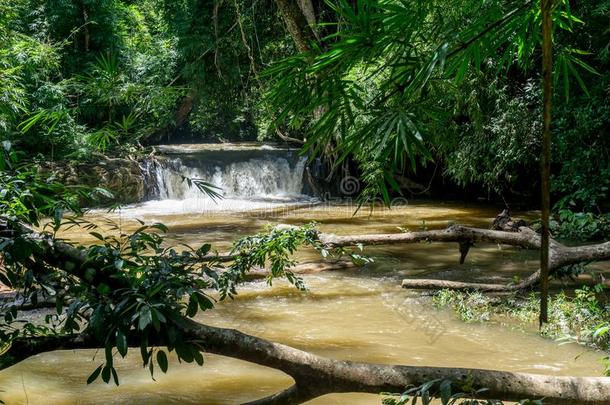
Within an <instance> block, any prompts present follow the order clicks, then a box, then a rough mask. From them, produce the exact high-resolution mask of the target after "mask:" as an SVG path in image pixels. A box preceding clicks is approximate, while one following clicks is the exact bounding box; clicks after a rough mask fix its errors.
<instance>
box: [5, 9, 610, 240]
mask: <svg viewBox="0 0 610 405" xmlns="http://www.w3.org/2000/svg"><path fill="white" fill-rule="evenodd" d="M493 3H494V2H483V5H482V6H481V7H482V9H478V8H475V10H477V9H478V10H479V11H481V12H482V11H485V13H486V14H485V13H484V15H485V16H486V17H485V18H486V19H487V20H491V19H493V16H495V15H501V14H500V13H501V12H502V11H503V10H507V9H509V7H510V6H511V2H507V3H506V4H502V5H501V6H498V7H495V6H492V4H493ZM559 3H560V4H558V5H557V8H558V9H561V11H558V14H559V13H560V14H561V15H560V17H558V18H559V21H558V24H557V29H556V34H555V36H556V45H555V54H556V55H555V65H554V81H555V88H556V92H555V97H554V103H555V104H554V105H555V121H554V125H553V141H554V142H553V182H552V187H553V193H554V197H555V199H554V200H555V208H556V210H558V211H559V210H572V212H573V213H574V212H578V213H582V214H578V215H574V214H573V213H570V212H568V211H565V212H563V214H562V215H560V216H558V217H557V218H559V219H561V223H565V224H570V225H569V226H568V227H567V228H564V227H562V226H558V228H557V231H558V232H559V233H560V234H565V235H566V236H579V237H584V238H587V235H590V237H591V238H595V237H599V236H600V235H603V234H605V233H606V232H608V226H609V225H608V222H609V221H608V218H607V216H606V215H605V213H607V211H608V208H609V206H608V195H609V192H608V190H609V187H610V183H609V182H610V180H609V179H610V158H609V156H608V151H609V150H610V148H609V145H608V142H609V141H608V136H606V135H607V131H608V126H609V123H608V120H609V119H610V118H609V117H610V115H609V114H608V108H609V106H608V99H609V97H608V91H609V86H610V84H609V82H610V80H609V78H608V63H609V58H610V55H609V52H610V49H609V47H610V43H609V41H608V31H607V30H608V23H607V20H608V9H609V8H610V5H609V4H608V3H607V2H605V1H591V2H588V1H584V2H577V3H575V4H568V3H567V2H559ZM337 4H338V5H337V6H332V3H325V2H322V1H320V2H313V3H312V7H313V10H312V12H313V13H314V15H313V16H312V18H315V19H316V21H318V22H319V23H320V26H319V27H318V28H317V29H316V33H315V36H314V35H313V34H312V35H311V37H312V38H314V39H315V38H316V37H317V38H320V40H319V41H317V43H318V44H319V45H317V46H319V47H321V48H318V49H315V50H310V51H308V52H310V53H311V54H312V57H315V55H319V56H317V57H318V59H319V62H317V63H315V64H314V65H313V66H312V67H311V68H310V70H311V72H310V73H311V74H312V75H314V76H315V77H316V78H319V79H312V78H311V77H310V78H308V79H307V80H305V76H299V75H300V74H301V72H303V66H302V62H303V60H302V59H301V60H299V59H298V58H299V57H296V58H291V59H285V58H289V57H291V55H295V53H296V52H297V51H298V49H295V46H294V45H293V41H292V40H291V38H290V35H289V32H287V30H286V29H285V23H284V21H283V19H282V17H281V13H280V11H279V10H278V8H277V5H276V2H273V1H263V0H259V1H253V2H240V1H238V0H235V1H233V0H227V1H194V0H193V1H186V0H184V1H176V2H166V1H161V0H150V1H149V0H147V1H133V2H124V1H116V0H107V1H106V0H105V1H92V2H87V1H85V0H83V1H81V2H78V1H25V0H18V1H4V2H3V3H2V5H1V7H2V10H1V11H2V12H1V14H0V15H1V16H2V17H1V18H2V21H0V29H1V30H2V31H1V35H2V38H3V41H2V45H1V46H2V48H1V52H0V58H1V59H0V65H1V66H2V73H1V74H2V81H1V83H2V84H1V85H2V92H1V94H2V109H1V110H0V129H1V130H2V137H3V139H4V140H10V141H11V142H13V144H14V147H15V148H17V149H19V150H22V151H24V152H26V153H27V154H28V155H29V157H30V158H34V157H36V156H37V155H41V156H44V157H45V158H48V157H51V158H53V159H87V157H90V156H91V154H92V153H95V152H96V151H100V152H103V153H116V152H119V151H123V152H127V151H130V150H131V151H133V148H138V147H139V146H140V145H142V144H154V143H156V142H159V141H161V140H163V141H164V142H168V141H169V142H178V141H184V140H192V141H217V140H222V139H225V140H239V139H260V140H278V138H277V134H276V127H279V128H280V129H281V130H282V131H288V132H289V133H290V134H292V135H293V137H296V138H299V139H303V138H304V137H306V136H307V135H308V134H309V135H310V138H312V143H311V145H312V147H313V142H315V143H317V145H318V146H319V145H324V148H325V150H324V152H325V153H326V154H327V156H329V157H331V159H332V158H333V157H334V159H337V158H338V157H340V156H338V154H337V153H336V152H334V151H333V142H330V143H328V142H326V141H327V140H328V136H331V137H337V141H336V143H338V144H340V146H339V147H338V148H340V147H343V146H348V147H347V150H349V151H350V152H352V157H354V158H355V159H356V160H358V159H359V160H360V161H363V162H365V161H366V162H367V163H366V164H361V165H360V166H361V167H360V169H361V170H363V171H364V176H365V177H366V176H367V175H368V177H375V176H377V177H378V176H379V170H381V171H383V172H387V171H388V167H387V165H388V162H390V161H392V162H397V163H403V165H402V166H401V167H393V168H390V169H389V170H390V171H394V173H396V172H397V171H402V172H407V174H408V175H409V176H419V177H420V178H422V182H425V181H427V176H428V174H429V173H430V172H431V171H432V170H431V169H432V168H433V167H436V166H435V165H438V169H437V170H436V172H437V173H440V174H442V177H443V178H444V179H445V180H444V181H445V182H448V183H450V184H457V185H459V186H465V187H467V186H472V185H475V186H477V188H478V190H480V191H479V194H482V195H486V194H488V195H491V196H493V197H494V198H496V199H500V198H499V197H502V198H507V199H511V200H517V199H521V200H523V201H535V200H536V199H537V195H538V193H537V191H536V190H537V180H536V179H537V177H538V176H537V175H536V173H537V171H538V165H539V163H538V161H539V159H538V157H539V147H540V141H539V137H538V133H539V131H540V128H541V118H540V117H541V114H540V113H539V112H540V111H541V110H540V109H541V100H540V96H539V94H540V73H539V69H537V66H538V62H539V58H540V56H539V54H538V53H537V48H536V46H535V42H536V41H537V40H538V39H539V37H540V35H539V33H538V32H537V31H536V30H535V29H534V25H535V24H536V21H538V20H537V19H539V16H537V15H535V14H534V13H529V14H528V13H525V14H524V15H523V16H521V17H520V19H519V20H518V21H513V22H511V24H518V23H519V24H522V26H523V27H524V28H523V29H522V30H521V31H518V32H517V34H518V35H515V36H514V37H510V38H509V37H506V35H508V34H507V32H508V29H509V28H511V27H513V26H509V27H504V28H503V31H499V32H496V33H495V34H497V38H496V39H494V41H497V42H501V41H503V40H508V41H509V42H507V45H504V46H506V47H507V48H506V49H505V50H503V51H502V52H501V54H499V56H498V57H497V58H489V57H487V58H486V55H485V53H486V52H491V50H490V49H484V48H483V47H484V46H487V47H493V45H495V44H494V43H488V44H482V45H478V46H475V47H471V48H469V49H466V50H465V51H464V53H462V54H460V55H458V54H457V53H456V57H455V58H453V61H451V60H448V61H447V69H446V71H445V72H444V73H443V74H439V73H438V69H436V70H433V71H431V72H430V74H431V76H430V77H429V78H427V79H428V81H427V83H426V84H425V87H422V88H420V89H415V88H413V89H410V90H408V92H405V91H404V89H402V88H401V86H405V83H406V82H408V75H409V74H412V71H413V70H414V69H417V68H418V67H419V66H420V65H421V61H422V60H424V59H425V58H427V57H429V56H430V55H432V54H433V53H434V52H438V51H439V49H436V48H435V47H437V46H439V44H442V43H443V41H444V40H446V39H447V38H452V37H451V36H452V35H456V34H455V33H456V31H455V29H456V28H457V26H458V24H460V22H461V21H464V19H472V18H473V17H472V16H473V15H474V14H473V13H472V10H469V9H468V7H466V6H467V5H468V2H451V3H448V4H440V3H438V4H437V3H435V2H429V4H427V5H426V6H425V7H423V6H422V9H421V10H419V11H417V10H410V9H409V10H408V11H413V12H420V13H429V15H430V16H432V17H431V19H430V21H427V22H426V27H427V28H429V29H430V30H434V31H432V32H433V35H434V36H435V37H428V38H427V39H426V40H422V39H419V38H415V37H414V38H412V39H411V40H408V37H409V35H416V34H417V33H418V32H420V31H421V30H422V29H423V28H422V27H419V26H417V27H416V26H411V22H409V21H399V20H396V21H395V22H394V25H390V26H388V27H385V29H383V30H380V28H379V27H378V26H375V25H374V24H375V22H374V20H371V21H367V20H366V19H358V17H357V16H351V15H350V14H349V13H347V11H346V10H347V7H349V5H348V4H347V3H341V2H339V3H337ZM363 4H364V3H363ZM415 4H419V3H417V2H415V3H414V5H413V6H412V7H416V6H415ZM409 7H411V6H409ZM494 7H495V8H494ZM441 9H442V13H441V12H440V11H441ZM486 9H487V10H486ZM405 11H406V10H403V11H402V12H403V13H404V12H405ZM414 21H415V22H414V23H413V24H415V23H416V19H414ZM322 23H324V24H322ZM483 23H485V21H484V19H482V18H481V19H480V21H476V20H473V24H483ZM337 24H338V25H337ZM439 27H442V29H439ZM454 27H455V28H454ZM337 28H339V29H341V30H342V31H340V35H336V34H333V32H334V31H336V29H337ZM475 28H476V27H473V28H472V30H474V29H475ZM367 30H368V31H367ZM400 30H403V31H404V32H401V31H400ZM397 35H404V36H405V38H407V39H405V41H406V43H401V42H400V38H399V37H398V36H397ZM461 35H463V36H464V37H465V36H467V35H468V32H465V33H462V34H461ZM502 35H505V37H502ZM452 40H453V41H455V43H461V42H460V41H462V39H461V38H459V35H458V37H455V38H454V39H452ZM367 41H370V42H367ZM446 44H447V45H448V46H454V45H453V44H452V43H451V42H446ZM508 44H509V45H508ZM325 51H326V53H324V52H325ZM404 52H412V53H413V56H412V57H413V61H412V63H411V64H409V63H406V64H402V65H401V64H400V63H398V66H397V65H396V63H397V62H396V58H399V57H400V55H402V54H403V53H404ZM443 52H451V49H450V48H447V50H445V51H443ZM464 55H465V56H464ZM445 56H446V55H445ZM449 56H451V55H449ZM487 56H489V55H487ZM438 57H439V58H441V57H443V55H442V54H441V53H439V54H438ZM281 60H283V62H280V63H278V62H279V61H281ZM438 63H440V62H438ZM468 66H470V67H471V68H468ZM433 67H434V66H432V65H431V66H430V68H433ZM472 67H475V69H473V68H472ZM330 72H332V73H333V75H334V76H328V75H329V73H330ZM310 73H306V74H310ZM303 74H305V73H303ZM322 77H324V78H327V77H329V78H331V79H332V82H331V80H330V79H328V80H326V81H324V79H322ZM293 79H294V80H293ZM299 79H303V80H299ZM337 80H338V81H337ZM401 83H402V84H401ZM316 84H317V85H319V86H322V87H321V88H318V87H316ZM307 89H309V90H307ZM320 89H322V90H321V91H322V92H318V93H316V92H317V91H319V90H320ZM306 91H307V92H309V93H307V92H306ZM412 91H413V92H415V93H413V94H411V92H412ZM401 92H402V94H400V93H401ZM295 93H296V94H300V97H294V96H293V95H294V94H295ZM299 102H300V103H301V105H299V104H298V103H299ZM400 103H402V104H400ZM405 103H406V104H405ZM322 104H328V109H327V110H328V111H327V112H326V114H323V118H324V119H323V120H321V121H320V122H319V123H318V124H317V125H315V126H313V127H312V124H311V123H312V121H311V117H312V115H311V114H312V113H313V112H314V110H315V109H316V108H317V106H318V105H322ZM398 105H400V108H398V109H397V106H398ZM403 113H404V114H406V115H405V116H402V115H400V114H403ZM350 117H351V118H350ZM331 126H332V128H331ZM392 126H394V127H392ZM403 127H404V128H405V130H404V134H403V135H400V137H397V135H395V134H390V135H389V136H385V137H384V129H386V128H387V129H388V130H389V129H390V128H398V129H400V128H403ZM333 128H334V129H333ZM317 134H319V137H318V135H317ZM331 134H332V135H331ZM379 138H381V139H382V140H383V145H381V148H380V149H381V150H382V153H380V154H379V156H375V158H374V159H373V160H372V161H371V160H370V159H369V157H370V155H371V154H372V153H371V148H376V147H378V146H379V145H377V144H374V141H373V139H379ZM352 139H353V140H354V141H352ZM361 139H362V140H363V141H364V142H362V143H360V140H361ZM362 145H365V147H361V146H362ZM357 146H358V147H359V148H358V150H356V149H355V148H356V147H357ZM394 146H396V147H394ZM318 149H319V147H318ZM405 149H406V150H405ZM403 150H404V151H406V152H407V153H406V154H405V155H406V156H407V159H410V161H411V163H410V164H408V165H404V163H405V162H404V161H402V158H401V159H393V158H392V155H391V154H392V153H395V152H396V153H395V155H396V156H399V154H398V152H401V151H403ZM399 166H400V164H399ZM422 166H425V167H427V169H426V168H425V167H422ZM415 169H419V171H417V170H415ZM413 170H415V173H416V174H413V173H412V171H413ZM418 173H419V174H418ZM369 180H370V179H369ZM575 229H576V230H580V231H581V232H578V231H575ZM574 232H578V235H574Z"/></svg>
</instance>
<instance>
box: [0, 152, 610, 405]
mask: <svg viewBox="0 0 610 405" xmlns="http://www.w3.org/2000/svg"><path fill="white" fill-rule="evenodd" d="M161 149H163V148H161ZM164 151H165V152H166V153H167V154H168V157H167V160H166V161H165V163H164V164H165V166H162V165H158V166H155V167H154V168H153V169H151V170H152V171H151V178H153V179H155V180H154V181H155V182H156V196H155V199H154V200H153V201H149V202H146V203H143V204H139V205H136V206H130V207H125V208H123V209H121V210H118V211H115V212H113V213H107V212H105V211H101V210H98V211H93V212H91V213H90V214H88V215H87V217H86V219H87V220H90V221H92V222H94V223H97V224H100V226H101V227H102V228H104V227H106V230H108V229H109V228H108V226H107V224H106V221H111V222H113V223H114V224H116V225H118V226H119V227H120V229H121V231H123V232H129V231H130V230H135V229H136V228H137V227H139V223H137V222H136V221H135V219H136V218H138V219H141V220H144V221H145V222H147V223H152V222H163V223H164V224H166V225H167V226H168V227H169V229H170V231H169V235H168V236H169V240H170V242H171V243H175V244H179V243H186V244H189V245H192V246H194V247H198V246H199V245H201V244H202V243H207V242H211V243H213V244H214V247H215V248H216V249H217V250H218V251H220V252H225V251H227V250H229V248H230V246H231V243H232V241H234V240H235V239H236V238H238V237H240V236H243V235H248V234H252V233H255V232H258V231H260V230H262V229H263V228H264V227H265V226H268V225H273V224H277V223H288V224H296V225H298V224H306V223H309V222H311V221H316V222H317V223H318V227H319V229H321V230H322V231H324V232H333V233H337V234H365V233H379V232H384V233H385V232H400V231H401V230H404V229H408V230H420V229H425V228H428V229H436V228H444V227H446V226H448V225H449V224H451V223H460V224H463V225H471V226H481V227H485V228H487V227H489V224H490V223H491V220H492V219H493V218H494V217H495V215H496V214H497V213H498V210H497V208H491V207H485V206H480V205H466V204H455V203H440V202H418V203H413V202H407V201H405V200H400V201H396V202H395V205H394V207H393V208H392V209H383V208H378V207H377V208H375V209H374V210H372V211H370V210H368V209H365V208H363V209H362V210H360V211H358V212H357V213H356V214H355V213H354V212H355V206H354V205H350V204H345V203H330V204H326V203H325V204H320V203H316V202H315V200H313V199H311V198H310V197H307V196H306V195H303V192H304V190H305V188H306V187H305V186H304V185H303V184H302V179H303V170H304V166H305V161H304V158H302V157H300V156H299V155H298V153H297V152H296V151H294V150H290V149H278V148H274V147H269V146H265V147H260V146H256V145H249V144H248V145H226V144H223V145H222V146H221V147H218V146H213V145H212V146H210V145H178V146H172V147H167V148H165V150H164ZM182 176H186V177H191V178H202V179H205V180H206V181H208V182H210V183H211V184H214V185H216V186H217V187H219V188H220V189H222V194H223V195H224V197H225V198H224V199H223V200H222V201H220V202H214V201H212V200H210V199H209V198H202V197H201V194H200V193H198V192H197V191H196V190H193V189H191V188H187V187H185V184H184V182H183V179H182ZM348 180H353V179H351V178H350V179H348ZM356 186H358V184H356ZM345 189H346V190H344V191H346V192H347V193H348V194H349V192H352V191H353V189H348V187H347V183H346V186H345ZM521 214H522V215H525V216H527V213H521ZM517 216H519V215H517ZM62 236H63V237H65V238H67V239H71V240H74V241H79V242H81V243H85V244H86V243H91V242H93V241H94V238H93V237H92V236H91V235H89V234H88V231H85V230H83V229H77V228H73V229H71V230H69V231H66V232H64V233H63V234H62ZM364 253H365V254H367V255H369V256H370V257H373V258H374V260H375V262H374V263H372V264H369V265H367V266H365V267H363V268H357V269H350V270H345V271H333V272H324V273H316V274H309V275H304V276H303V278H304V280H305V282H306V284H307V286H308V288H309V291H307V292H300V291H297V290H296V289H295V288H294V287H292V286H290V285H288V284H287V283H286V282H282V281H279V280H278V281H276V282H274V284H273V286H272V287H270V286H268V285H266V283H265V282H264V281H256V282H249V283H245V284H243V285H241V288H240V290H239V295H238V297H237V298H236V299H235V300H233V301H226V302H222V303H220V304H218V305H217V307H216V308H215V309H213V310H211V311H207V312H205V313H203V314H201V315H200V317H199V320H200V321H202V322H205V323H208V324H211V325H217V326H222V327H229V328H237V329H239V330H241V331H243V332H246V333H250V334H254V335H257V336H260V337H264V338H267V339H271V340H274V341H277V342H280V343H284V344H288V345H291V346H294V347H297V348H301V349H304V350H309V351H311V352H314V353H316V354H319V355H323V356H328V357H332V358H336V359H348V360H357V361H367V362H378V363H388V364H405V365H421V366H424V365H427V366H446V367H453V366H454V367H475V368H489V369H499V370H508V371H522V372H531V373H541V374H549V375H573V376H599V375H600V374H601V372H602V365H601V364H600V361H599V359H600V357H601V354H600V353H596V352H593V351H590V350H587V349H584V348H583V347H582V346H577V345H575V344H565V345H559V344H558V343H556V342H553V341H550V340H546V339H543V338H541V337H539V336H538V335H537V334H536V325H530V327H526V328H525V330H524V328H516V327H514V325H513V326H511V325H500V324H495V323H486V324H476V323H464V322H461V321H459V320H457V319H456V318H455V316H454V315H453V314H452V313H451V312H450V311H438V310H436V309H434V308H433V307H432V305H431V304H430V300H429V298H427V297H423V296H422V295H421V294H420V293H417V292H413V291H407V290H404V289H401V288H400V282H401V280H402V279H403V278H405V277H412V276H424V275H425V276H426V277H443V278H448V279H459V280H475V281H481V282H490V281H492V282H494V281H495V282H507V281H510V280H511V279H512V278H513V277H514V276H519V277H523V276H525V275H527V274H529V273H530V272H532V271H534V270H535V268H536V260H537V253H536V252H528V251H522V250H518V249H515V248H510V247H506V246H498V245H485V244H480V245H477V246H476V247H475V248H473V249H471V251H470V253H469V255H468V258H467V261H466V264H464V265H459V264H458V258H459V253H458V248H457V246H456V245H455V244H440V243H434V244H425V243H422V244H417V245H408V246H392V247H383V246H379V247H374V248H365V251H364ZM297 259H298V260H301V261H304V260H307V261H309V260H320V257H319V255H318V254H317V253H316V252H313V251H309V250H303V251H300V252H298V254H297ZM96 355H98V356H99V355H100V354H99V353H96V351H90V350H85V351H57V352H52V353H46V354H42V355H39V356H36V357H33V358H30V359H28V360H26V361H24V362H22V363H20V364H18V365H16V366H14V367H12V368H9V369H7V370H4V371H2V372H0V400H3V401H5V403H7V404H11V405H12V404H36V405H38V404H41V405H46V404H53V405H55V404H59V405H64V404H66V405H67V404H109V403H112V404H238V403H241V402H244V401H249V400H254V399H256V398H260V397H263V396H266V395H269V394H272V393H274V392H276V391H278V390H281V389H283V388H286V387H288V386H289V385H291V383H292V381H291V378H290V377H288V376H286V375H285V374H283V373H281V372H279V371H276V370H271V369H268V368H265V367H261V366H256V365H253V364H249V363H246V362H243V361H239V360H233V359H229V358H224V357H220V356H214V355H205V365H204V366H203V367H199V366H196V365H189V364H178V363H177V362H176V361H172V362H171V364H170V368H169V372H168V373H167V374H165V375H164V374H162V373H160V372H158V373H156V375H155V379H156V380H155V381H153V380H152V379H151V378H150V374H149V373H148V370H144V369H142V367H141V360H140V358H139V351H137V350H135V351H134V350H130V353H129V355H128V356H127V358H125V359H123V360H118V361H116V362H115V365H116V366H117V368H118V373H119V377H120V379H121V385H120V386H119V387H116V386H114V385H106V384H104V383H102V382H101V381H97V382H95V383H94V384H92V385H89V386H88V385H87V384H86V379H87V377H88V376H89V375H90V374H91V372H92V371H93V370H94V369H95V368H96V367H97V365H98V364H99V363H100V360H99V358H98V360H97V361H96V360H94V357H95V356H96ZM380 401H381V397H380V396H379V395H367V394H340V395H339V394H338V395H327V396H324V397H321V398H318V399H316V400H314V401H311V404H318V405H321V404H337V403H341V404H344V403H345V404H347V403H349V404H355V405H359V404H379V403H380Z"/></svg>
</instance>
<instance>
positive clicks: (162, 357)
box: [157, 350, 168, 373]
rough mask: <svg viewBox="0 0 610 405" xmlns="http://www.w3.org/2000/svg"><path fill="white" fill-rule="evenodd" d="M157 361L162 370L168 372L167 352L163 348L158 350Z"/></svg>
mask: <svg viewBox="0 0 610 405" xmlns="http://www.w3.org/2000/svg"><path fill="white" fill-rule="evenodd" d="M157 363H159V368H160V369H161V371H163V372H164V373H167V367H168V363H167V355H166V354H165V352H164V351H163V350H159V351H158V352H157Z"/></svg>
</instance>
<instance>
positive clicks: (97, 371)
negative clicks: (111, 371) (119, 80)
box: [87, 364, 104, 385]
mask: <svg viewBox="0 0 610 405" xmlns="http://www.w3.org/2000/svg"><path fill="white" fill-rule="evenodd" d="M103 366H104V365H103V364H100V365H99V367H98V368H96V369H95V371H94V372H93V373H91V375H90V376H89V378H87V385H89V384H91V383H92V382H93V381H95V380H97V377H99V375H100V373H101V372H102V367H103Z"/></svg>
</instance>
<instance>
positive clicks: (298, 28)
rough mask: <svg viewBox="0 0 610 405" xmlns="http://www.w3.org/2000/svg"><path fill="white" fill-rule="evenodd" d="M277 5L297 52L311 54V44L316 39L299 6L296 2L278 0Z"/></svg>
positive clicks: (293, 0)
mask: <svg viewBox="0 0 610 405" xmlns="http://www.w3.org/2000/svg"><path fill="white" fill-rule="evenodd" d="M276 3H277V6H278V8H279V10H280V12H281V13H282V17H283V18H284V22H285V23H286V28H287V29H288V32H289V33H290V36H291V37H292V39H293V41H294V43H295V45H296V47H297V50H298V51H299V52H300V53H307V52H309V51H310V50H311V46H310V45H309V43H310V41H311V40H312V39H313V38H314V35H313V34H314V33H313V31H312V29H311V28H310V26H309V24H308V22H307V19H306V17H305V15H303V12H302V11H301V8H300V7H299V4H298V3H297V2H296V1H295V0H276Z"/></svg>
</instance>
